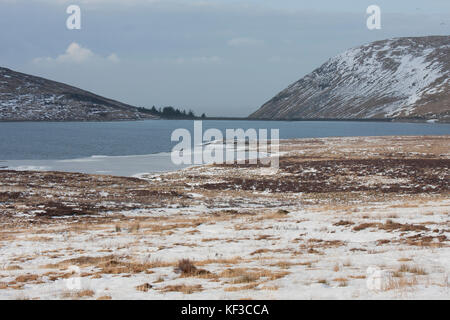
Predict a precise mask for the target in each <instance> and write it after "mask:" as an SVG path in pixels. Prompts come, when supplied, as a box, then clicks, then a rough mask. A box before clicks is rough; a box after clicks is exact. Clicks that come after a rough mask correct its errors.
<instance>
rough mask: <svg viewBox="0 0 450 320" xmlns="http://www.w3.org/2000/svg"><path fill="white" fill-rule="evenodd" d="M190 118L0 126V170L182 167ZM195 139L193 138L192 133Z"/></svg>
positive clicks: (338, 126)
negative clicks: (179, 153) (181, 133)
mask: <svg viewBox="0 0 450 320" xmlns="http://www.w3.org/2000/svg"><path fill="white" fill-rule="evenodd" d="M202 126H203V130H206V129H209V128H217V129H219V130H221V131H222V132H223V134H224V135H225V130H226V129H237V128H242V129H245V130H246V129H249V128H255V129H279V133H280V139H289V138H313V137H345V136H383V135H450V125H449V124H434V123H391V122H351V121H348V122H347V121H346V122H340V121H295V122H289V121H234V120H206V121H203V122H202ZM193 127H194V122H193V121H191V120H147V121H120V122H3V123H2V122H0V160H2V161H0V167H4V168H5V167H7V168H10V169H11V168H12V169H22V170H33V169H35V170H58V171H77V172H86V173H100V174H102V173H104V174H117V175H127V176H129V175H135V174H139V173H144V172H160V171H171V170H176V169H180V168H182V167H184V166H176V165H174V164H173V163H172V162H171V160H170V154H169V152H170V151H171V150H172V148H173V146H174V145H175V144H177V142H171V140H170V138H171V134H172V132H173V131H174V130H175V129H178V128H185V129H188V130H189V131H191V132H193ZM192 135H193V134H192Z"/></svg>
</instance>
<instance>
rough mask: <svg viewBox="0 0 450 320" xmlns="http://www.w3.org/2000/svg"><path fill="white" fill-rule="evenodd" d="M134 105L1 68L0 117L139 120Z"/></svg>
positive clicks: (18, 119)
mask: <svg viewBox="0 0 450 320" xmlns="http://www.w3.org/2000/svg"><path fill="white" fill-rule="evenodd" d="M146 118H154V116H152V115H149V114H147V113H142V112H140V111H139V110H138V109H137V108H135V107H133V106H130V105H127V104H124V103H121V102H118V101H114V100H111V99H107V98H104V97H101V96H98V95H95V94H93V93H90V92H87V91H84V90H81V89H78V88H75V87H72V86H69V85H66V84H63V83H59V82H55V81H51V80H47V79H44V78H39V77H35V76H31V75H27V74H23V73H19V72H15V71H12V70H10V69H6V68H0V121H46V120H47V121H86V120H98V121H104V120H139V119H146Z"/></svg>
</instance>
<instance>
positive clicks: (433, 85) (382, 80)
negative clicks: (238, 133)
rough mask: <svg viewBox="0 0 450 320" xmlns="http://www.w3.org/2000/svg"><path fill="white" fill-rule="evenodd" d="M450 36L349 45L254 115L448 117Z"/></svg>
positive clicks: (292, 116) (298, 117)
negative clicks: (350, 46)
mask: <svg viewBox="0 0 450 320" xmlns="http://www.w3.org/2000/svg"><path fill="white" fill-rule="evenodd" d="M449 78H450V36H429V37H414V38H395V39H390V40H383V41H377V42H373V43H370V44H367V45H364V46H361V47H357V48H354V49H350V50H348V51H346V52H344V53H342V54H340V55H338V56H336V57H334V58H332V59H330V60H328V61H327V62H326V63H325V64H324V65H322V66H321V67H320V68H318V69H316V70H314V71H313V72H312V73H310V74H308V75H307V76H305V77H304V78H303V79H301V80H299V81H298V82H296V83H294V84H292V85H291V86H289V87H288V88H287V89H286V90H284V91H282V92H280V93H279V94H278V95H277V96H276V97H274V98H273V99H272V100H270V101H269V102H267V103H266V104H264V105H263V106H262V107H261V108H260V109H259V110H258V111H256V112H255V113H253V114H252V115H251V116H250V117H251V118H265V119H301V118H304V119H311V118H333V119H367V118H396V119H405V118H406V119H422V120H431V119H438V120H439V121H443V122H449V121H450V82H449Z"/></svg>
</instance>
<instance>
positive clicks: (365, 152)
mask: <svg viewBox="0 0 450 320" xmlns="http://www.w3.org/2000/svg"><path fill="white" fill-rule="evenodd" d="M448 150H449V139H448V137H445V136H444V137H420V138H418V137H389V138H341V139H340V138H333V139H302V140H292V141H285V142H283V143H282V145H281V151H282V152H285V156H284V157H282V158H281V159H280V169H279V171H278V172H269V171H270V170H268V168H259V167H254V166H245V165H242V166H235V165H234V166H214V165H210V166H203V167H192V168H186V169H184V170H181V171H178V172H172V173H163V174H153V175H143V176H142V179H135V178H125V177H110V176H89V175H83V174H68V173H54V172H33V173H30V172H28V173H26V172H12V171H5V172H1V179H0V211H1V212H2V215H1V216H0V224H1V229H0V230H1V231H0V299H78V298H81V299H380V298H381V299H423V298H424V299H432V298H433V299H449V298H450V290H449V282H448V274H449V272H450V267H449V265H450V264H449V261H450V248H449V242H448V240H449V236H450V228H449V227H450V221H449V212H450V210H449V209H450V197H449V190H448V172H449V170H448V166H449V154H448ZM394 159H395V161H394ZM261 173H263V174H261ZM274 181H275V182H274ZM261 186H265V189H264V188H262V187H261ZM183 259H189V261H182V260H183Z"/></svg>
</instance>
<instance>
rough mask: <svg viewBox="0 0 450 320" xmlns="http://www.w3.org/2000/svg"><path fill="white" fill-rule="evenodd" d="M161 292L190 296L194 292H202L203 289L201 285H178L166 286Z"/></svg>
mask: <svg viewBox="0 0 450 320" xmlns="http://www.w3.org/2000/svg"><path fill="white" fill-rule="evenodd" d="M161 290H162V291H163V292H181V293H184V294H192V293H195V292H201V291H203V287H202V286H201V285H199V284H198V285H192V286H190V285H185V284H180V285H172V286H166V287H164V288H162V289H161Z"/></svg>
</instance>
